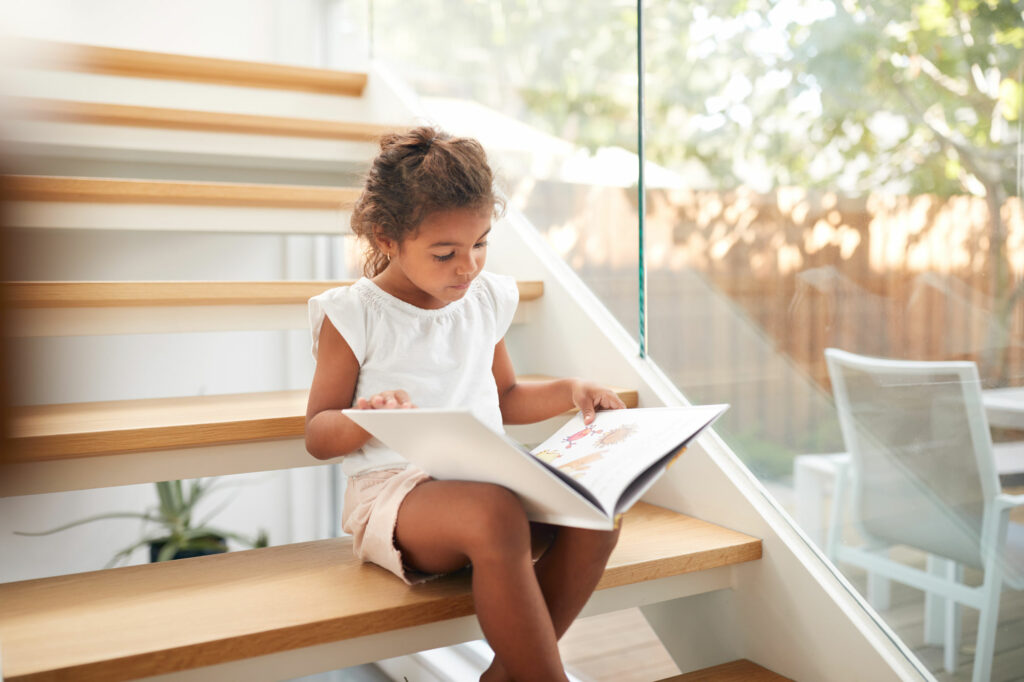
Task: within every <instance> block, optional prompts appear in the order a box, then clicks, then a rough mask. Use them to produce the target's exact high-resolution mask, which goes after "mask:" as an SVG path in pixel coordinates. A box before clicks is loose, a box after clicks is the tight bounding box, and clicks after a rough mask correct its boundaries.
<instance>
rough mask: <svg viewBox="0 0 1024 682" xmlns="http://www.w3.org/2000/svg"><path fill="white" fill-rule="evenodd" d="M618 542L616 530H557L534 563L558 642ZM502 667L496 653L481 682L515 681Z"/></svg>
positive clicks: (601, 572) (586, 598)
mask: <svg viewBox="0 0 1024 682" xmlns="http://www.w3.org/2000/svg"><path fill="white" fill-rule="evenodd" d="M618 539H619V531H618V529H616V530H613V531H598V530H586V529H584V528H569V527H559V528H558V529H557V535H556V536H555V540H554V542H552V544H551V546H550V547H549V548H548V550H547V551H546V552H545V553H544V555H543V556H542V557H541V558H540V560H538V561H537V564H536V566H535V570H536V574H537V582H538V583H539V584H540V587H541V592H542V593H543V595H544V601H545V603H546V605H547V608H548V613H549V614H550V617H551V621H552V625H553V626H554V628H555V636H556V637H557V638H561V637H562V635H564V634H565V631H566V630H568V629H569V626H570V625H572V622H573V621H574V620H576V616H578V615H579V613H580V611H581V610H582V609H583V607H584V606H585V605H586V603H587V600H588V599H590V595H591V594H592V593H593V592H594V588H596V587H597V583H598V581H600V580H601V576H602V575H603V573H604V567H605V565H606V564H607V563H608V557H609V556H611V553H612V550H613V549H615V543H616V542H617V541H618ZM504 663H505V659H504V658H502V656H501V655H500V654H498V653H497V650H496V651H495V659H494V662H493V663H491V667H490V668H488V669H487V672H486V673H485V677H484V678H481V679H487V680H507V679H515V676H514V675H512V676H510V674H509V673H508V672H507V671H506V669H505V667H504Z"/></svg>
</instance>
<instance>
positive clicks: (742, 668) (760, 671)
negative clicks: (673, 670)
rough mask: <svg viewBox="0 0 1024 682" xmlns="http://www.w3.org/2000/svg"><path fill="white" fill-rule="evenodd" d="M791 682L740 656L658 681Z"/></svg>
mask: <svg viewBox="0 0 1024 682" xmlns="http://www.w3.org/2000/svg"><path fill="white" fill-rule="evenodd" d="M787 680H788V681H789V682H792V680H790V679H789V678H788V677H783V676H782V675H779V674H777V673H774V672H772V671H771V670H768V669H767V668H762V667H761V666H759V665H758V664H756V663H754V662H753V661H748V660H747V659H745V658H742V659H740V660H738V661H730V662H729V663H722V664H721V665H716V666H713V667H711V668H704V669H703V670H694V671H693V672H689V673H684V674H682V675H676V676H675V677H667V678H665V679H663V680H660V681H659V682H786V681H787Z"/></svg>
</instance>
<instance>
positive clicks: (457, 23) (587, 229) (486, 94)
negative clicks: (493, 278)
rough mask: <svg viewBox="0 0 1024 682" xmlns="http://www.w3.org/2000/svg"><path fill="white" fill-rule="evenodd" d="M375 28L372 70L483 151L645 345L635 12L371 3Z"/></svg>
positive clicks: (520, 205)
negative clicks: (640, 310)
mask: <svg viewBox="0 0 1024 682" xmlns="http://www.w3.org/2000/svg"><path fill="white" fill-rule="evenodd" d="M371 17H372V23H373V26H374V27H375V30H374V32H373V45H372V51H373V56H374V59H376V60H379V61H380V62H383V63H385V64H388V65H390V66H391V67H392V68H393V69H395V70H396V71H397V72H398V73H399V74H400V75H401V76H402V77H403V79H404V80H405V81H406V82H407V83H408V84H409V85H411V86H412V87H413V89H415V91H416V92H417V94H418V95H419V97H420V101H421V103H422V104H423V105H424V107H425V108H426V110H427V112H428V114H429V116H430V118H431V119H432V120H433V121H435V122H437V123H438V124H440V126H441V127H443V128H444V129H446V130H448V131H449V132H451V133H454V134H459V135H469V136H472V137H476V138H477V139H479V140H480V141H481V142H482V143H483V144H484V146H485V147H486V148H487V151H488V154H489V155H490V158H491V160H492V163H493V165H494V166H495V170H496V172H497V174H498V176H499V180H500V181H501V183H502V185H503V187H504V189H505V191H506V193H507V194H508V196H509V198H510V203H511V205H512V206H514V207H516V208H517V209H519V210H521V211H522V212H523V213H524V214H525V215H526V217H527V218H528V219H529V220H530V221H531V222H532V223H533V224H534V225H535V226H536V227H537V228H538V229H539V230H540V231H541V232H542V233H543V234H544V236H545V237H546V239H547V241H548V242H549V243H550V244H551V245H552V247H554V249H555V250H556V251H557V252H558V253H559V254H560V255H561V256H562V257H563V258H564V259H565V261H566V262H567V263H569V265H571V266H572V267H573V269H574V270H575V271H576V272H577V273H579V274H580V276H581V277H582V278H583V279H584V281H585V282H586V283H587V284H588V285H589V286H590V288H591V289H592V290H593V291H594V292H595V293H596V294H597V295H598V297H599V298H601V300H602V301H603V302H604V303H605V305H606V306H608V308H609V309H610V310H611V311H612V312H613V313H615V315H616V316H617V318H618V319H619V321H620V322H622V324H623V326H624V327H625V328H626V329H628V330H629V331H630V332H631V333H632V334H633V335H634V336H636V329H637V324H638V323H637V295H638V294H637V284H636V269H637V251H638V249H637V228H636V224H637V215H636V213H637V201H636V189H635V184H636V182H637V175H638V173H637V169H638V166H637V160H636V154H635V150H636V145H637V124H636V90H637V88H636V82H637V78H636V8H635V6H634V5H633V4H632V3H624V2H615V3H598V4H594V3H576V2H546V3H524V2H512V1H500V0H495V1H493V2H486V3H471V4H467V3H463V2H443V3H438V4H435V5H434V6H432V9H431V11H429V12H410V11H409V6H408V3H405V2H399V1H398V0H374V1H373V4H372V6H371ZM381 27H387V30H383V29H382V28H381Z"/></svg>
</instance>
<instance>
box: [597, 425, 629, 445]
mask: <svg viewBox="0 0 1024 682" xmlns="http://www.w3.org/2000/svg"><path fill="white" fill-rule="evenodd" d="M636 432H637V425H636V424H623V425H622V426H620V427H618V428H615V429H612V430H611V431H609V432H608V433H606V434H604V435H603V436H601V437H600V438H599V439H598V440H597V443H598V445H601V446H604V447H607V446H609V445H617V444H619V443H621V442H622V441H624V440H626V439H627V438H629V437H630V436H632V435H633V434H634V433H636ZM598 433H600V431H598Z"/></svg>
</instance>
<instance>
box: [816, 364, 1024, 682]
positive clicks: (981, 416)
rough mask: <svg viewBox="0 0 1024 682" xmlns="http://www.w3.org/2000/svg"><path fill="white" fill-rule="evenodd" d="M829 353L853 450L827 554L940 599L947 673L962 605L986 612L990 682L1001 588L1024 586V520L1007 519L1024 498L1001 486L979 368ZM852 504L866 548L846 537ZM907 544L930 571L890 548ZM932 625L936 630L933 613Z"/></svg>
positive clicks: (982, 637)
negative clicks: (974, 580) (970, 575)
mask: <svg viewBox="0 0 1024 682" xmlns="http://www.w3.org/2000/svg"><path fill="white" fill-rule="evenodd" d="M825 358H826V361H827V364H828V372H829V376H830V378H831V380H832V391H833V393H834V396H835V402H836V409H837V410H838V413H839V423H840V427H841V429H842V433H843V439H844V441H845V443H846V448H847V451H848V452H849V453H850V455H851V457H850V460H849V465H844V466H842V467H841V469H840V471H839V473H838V476H837V480H836V493H835V496H834V500H833V513H832V518H831V522H830V528H829V533H828V540H827V543H826V552H827V553H828V555H829V556H830V558H832V559H833V560H834V561H838V562H844V563H848V564H852V565H855V566H859V567H861V568H863V569H864V570H866V571H868V572H869V574H875V575H879V576H882V577H884V578H889V579H891V580H895V581H897V582H900V583H903V584H906V585H910V586H912V587H915V588H918V589H921V590H924V591H925V592H926V593H929V595H931V597H930V602H931V606H932V607H934V606H936V605H942V607H943V608H942V609H941V610H940V611H939V613H938V614H936V613H932V614H928V613H926V616H925V618H926V624H927V623H928V622H929V620H930V619H935V618H936V617H938V622H940V623H941V624H942V629H943V636H942V641H944V643H945V657H944V663H945V667H946V670H947V671H948V672H953V671H954V670H955V669H956V653H957V652H956V647H957V642H958V640H959V627H960V618H959V609H958V604H963V605H966V606H970V607H972V608H975V609H978V610H979V622H978V639H977V645H976V652H975V660H974V671H973V680H974V681H975V682H984V681H985V680H988V679H989V677H990V673H991V668H992V655H993V651H994V646H995V633H996V623H997V620H998V615H999V613H998V612H999V597H1000V592H1001V590H1002V586H1003V584H1004V583H1005V584H1006V585H1008V586H1010V587H1012V588H1014V589H1024V526H1022V525H1021V524H1018V523H1010V522H1009V512H1010V510H1011V509H1012V508H1013V507H1015V506H1019V505H1024V495H1007V494H1004V493H1003V492H1002V490H1001V488H1000V484H999V477H998V474H997V471H996V466H995V460H994V457H993V454H992V439H991V436H990V434H989V426H988V421H987V419H986V417H985V411H984V408H983V406H982V400H981V383H980V380H979V378H978V370H977V367H976V366H975V364H974V363H972V362H915V361H906V360H886V359H880V358H871V357H865V356H861V355H854V354H853V353H848V352H845V351H841V350H837V349H834V348H829V349H827V350H826V351H825ZM844 511H845V512H849V513H850V516H851V521H852V525H853V526H854V527H855V528H856V530H857V531H858V532H859V534H860V536H861V538H862V539H863V542H862V543H860V544H856V545H855V544H851V543H848V542H846V540H845V539H844V537H843V533H842V528H843V519H844ZM900 545H903V546H908V547H912V548H915V549H918V550H921V551H923V552H926V553H927V554H928V555H929V565H928V570H921V569H920V568H916V567H914V566H911V565H909V564H907V563H903V562H899V561H897V560H895V559H892V558H890V557H889V550H890V549H891V548H893V547H896V546H900ZM964 566H969V567H974V568H977V569H981V570H982V571H983V572H984V578H983V582H982V584H981V585H979V586H977V587H971V586H968V585H965V584H964V583H963V582H962V568H963V567H964ZM930 622H931V623H932V624H933V627H934V623H935V622H936V620H931V621H930ZM926 627H927V625H926ZM927 639H928V637H927V636H926V640H927Z"/></svg>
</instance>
